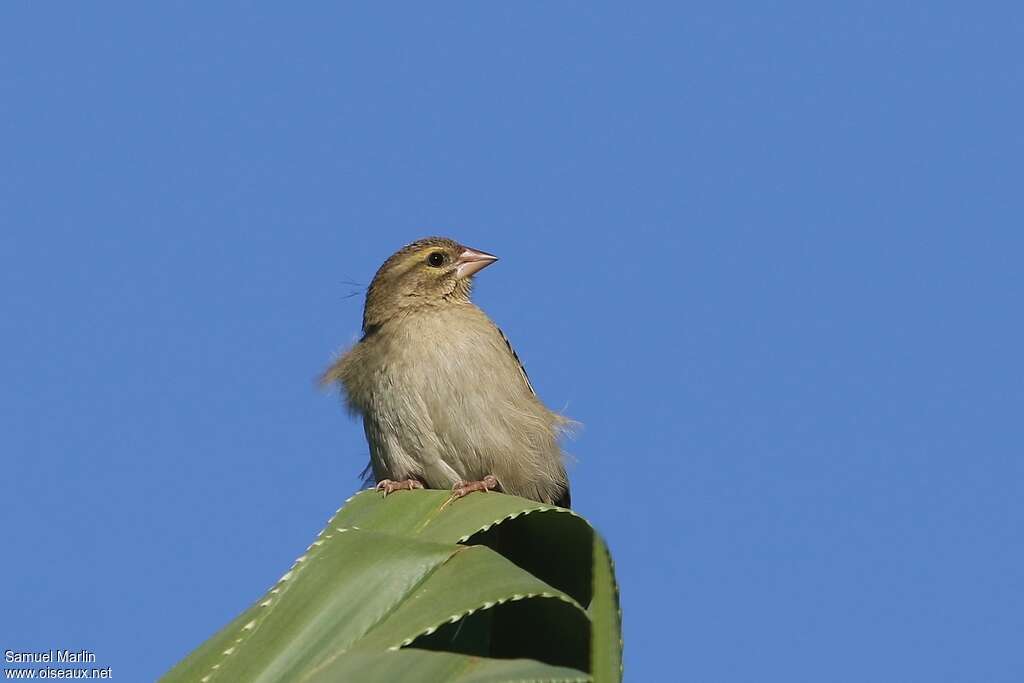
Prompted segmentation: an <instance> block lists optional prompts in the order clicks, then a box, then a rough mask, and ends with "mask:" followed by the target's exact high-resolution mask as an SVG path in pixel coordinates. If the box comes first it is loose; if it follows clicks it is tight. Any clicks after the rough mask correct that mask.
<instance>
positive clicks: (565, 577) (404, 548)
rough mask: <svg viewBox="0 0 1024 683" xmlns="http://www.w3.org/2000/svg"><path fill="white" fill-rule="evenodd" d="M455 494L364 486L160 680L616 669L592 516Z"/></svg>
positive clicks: (485, 675)
mask: <svg viewBox="0 0 1024 683" xmlns="http://www.w3.org/2000/svg"><path fill="white" fill-rule="evenodd" d="M447 498H448V494H447V493H446V492H443V491H412V492H399V493H396V494H393V495H391V496H388V498H387V499H386V500H384V499H382V498H381V497H380V496H379V495H378V494H376V493H373V492H365V493H362V494H359V495H357V496H354V497H353V498H352V499H350V500H349V501H347V505H346V506H344V507H343V509H341V510H339V511H338V513H337V514H336V515H335V516H334V518H332V519H331V521H330V522H329V523H328V525H327V527H326V528H325V529H324V530H323V531H322V532H321V533H320V534H319V536H318V537H317V540H315V541H314V542H313V544H312V545H310V546H309V548H308V550H307V552H306V553H305V554H304V555H302V556H301V557H299V558H298V559H297V560H296V561H295V563H294V564H293V565H292V568H291V569H290V570H289V571H288V572H287V573H286V574H285V575H284V576H282V577H281V579H280V580H279V581H278V582H277V583H276V584H275V585H274V586H273V587H272V588H271V589H270V591H269V592H268V593H267V594H266V595H264V596H263V597H262V598H260V599H259V600H257V602H256V603H255V604H254V605H253V606H252V607H250V608H249V609H248V610H246V611H245V612H243V613H242V614H241V615H240V616H239V617H238V618H236V619H235V620H234V621H232V622H231V623H230V624H228V625H227V626H226V627H225V628H224V629H222V630H221V631H220V632H218V633H217V634H216V635H214V636H213V637H212V638H211V639H209V640H208V641H207V642H206V643H204V644H203V645H201V646H200V647H199V648H198V649H197V650H196V651H195V652H193V653H192V654H191V655H190V656H189V657H187V658H186V659H185V660H183V661H182V662H180V663H179V664H178V665H177V666H175V667H174V668H173V669H172V670H171V671H170V672H168V674H167V675H166V676H165V677H164V678H163V679H162V680H164V681H167V682H169V683H178V682H180V681H198V682H200V683H217V682H218V681H219V682H230V683H238V682H247V681H254V682H258V683H276V682H278V681H307V680H308V681H314V680H315V681H317V682H320V681H327V680H353V679H351V678H350V679H346V678H344V676H342V674H343V673H344V672H353V671H363V672H364V674H363V675H360V676H359V677H358V678H357V679H355V680H367V681H372V680H388V681H390V680H429V681H434V680H458V681H463V680H465V681H476V680H479V681H481V682H482V681H492V680H493V681H498V680H533V678H530V677H531V676H534V673H536V676H534V678H536V679H538V680H539V679H543V680H558V681H560V680H589V677H588V675H587V674H586V673H584V671H586V670H589V669H590V667H591V666H597V665H600V666H602V667H603V668H602V671H611V670H614V671H615V672H618V671H619V670H620V669H619V667H618V665H617V664H616V662H619V661H621V657H620V656H619V658H618V659H616V658H615V655H614V652H613V653H612V654H609V653H608V651H607V650H606V649H602V651H601V652H600V653H599V652H597V651H596V648H599V647H600V648H607V646H608V643H609V642H611V641H610V640H609V638H612V636H614V638H616V639H617V638H618V633H617V631H616V629H617V626H618V623H619V622H618V617H617V614H618V613H617V596H616V597H615V600H616V601H615V610H616V611H615V617H614V619H612V618H611V617H610V616H609V615H610V614H611V613H610V612H609V611H608V610H609V609H610V607H609V606H610V605H611V602H609V600H610V598H609V595H611V593H609V590H611V591H614V577H613V575H612V570H611V567H610V564H608V558H607V552H606V550H603V548H604V546H603V544H601V543H600V539H599V538H598V537H597V536H596V534H594V533H593V530H592V529H591V528H590V526H589V525H588V524H587V523H586V522H585V521H584V520H583V519H582V518H580V517H578V516H576V515H575V514H573V513H571V512H568V511H565V510H562V509H561V508H556V507H552V506H549V505H541V504H538V503H535V502H533V501H529V500H525V499H522V498H516V497H514V496H506V495H503V494H497V493H492V494H487V495H484V494H473V495H471V496H467V497H466V498H464V499H461V500H458V501H455V502H454V503H452V504H450V505H446V504H445V503H446V501H447ZM602 552H603V553H604V554H601V553H602ZM595 560H596V561H597V562H598V565H600V563H602V562H604V563H605V564H604V565H600V566H597V567H596V568H595V566H594V561H595ZM605 565H606V566H605ZM609 582H610V583H609ZM609 586H610V587H611V588H609ZM592 622H593V624H594V628H592ZM613 632H614V633H613ZM616 642H619V641H616ZM399 648H407V649H408V651H410V652H412V653H413V655H415V659H414V657H413V656H412V655H406V650H399ZM414 648H415V649H416V650H413V649H414ZM428 650H435V651H441V652H427V651H428ZM495 657H497V658H499V659H493V658H495ZM521 658H529V659H530V660H539V661H531V662H524V661H522V660H521ZM409 662H415V666H414V667H413V669H412V670H411V671H409V672H406V673H405V674H403V675H402V676H398V674H397V673H395V672H397V671H400V670H401V669H402V666H404V665H406V664H407V663H409ZM541 662H543V663H541ZM360 667H363V668H362V669H361V668H360ZM431 667H440V668H439V669H438V672H440V671H442V670H444V671H450V673H451V675H452V676H457V677H456V678H451V677H447V676H448V674H445V675H440V673H439V674H438V676H434V675H433V674H431V673H429V672H430V671H433V669H432V668H431ZM608 667H611V668H610V669H609V668H608ZM375 671H380V672H381V673H380V676H379V677H378V675H377V674H376V673H373V672H375ZM385 672H387V673H385ZM531 672H534V673H531ZM328 675H330V676H335V677H336V678H335V679H330V678H324V676H328ZM616 675H618V673H616ZM403 676H404V677H403ZM502 676H510V677H511V678H502ZM598 680H619V679H618V678H615V679H605V678H600V679H598Z"/></svg>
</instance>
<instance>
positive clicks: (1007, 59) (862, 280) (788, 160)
mask: <svg viewBox="0 0 1024 683" xmlns="http://www.w3.org/2000/svg"><path fill="white" fill-rule="evenodd" d="M1022 45H1024V13H1022V12H1021V10H1020V9H1019V7H1016V6H1015V5H1013V4H1011V3H1006V4H999V3H991V4H986V5H984V6H972V7H970V8H968V7H967V6H964V5H957V4H952V3H950V4H944V3H932V4H929V5H927V6H925V5H915V4H912V3H848V4H843V5H837V4H833V3H824V4H823V3H806V4H793V3H788V4H783V5H773V6H771V7H770V8H769V7H767V6H764V5H762V4H755V3H737V4H717V5H714V6H710V5H709V6H703V7H687V6H683V5H682V4H677V3H672V4H650V5H647V6H645V7H643V8H639V7H627V6H626V5H625V4H622V5H619V6H611V5H605V4H600V3H588V4H583V3H576V4H554V3H543V4H542V3H532V4H529V3H528V4H521V5H516V6H515V7H513V6H511V5H507V6H498V5H496V4H493V3H488V4H486V5H480V4H470V3H463V4H446V5H440V6H432V7H430V8H429V9H426V8H424V7H422V6H411V5H410V6H391V7H389V8H387V9H373V10H370V9H365V8H351V7H346V8H341V7H337V6H334V5H328V4H316V5H305V6H301V7H293V8H290V9H268V8H266V7H259V6H253V5H250V4H216V5H215V6H211V5H203V6H199V5H190V6H185V5H176V6H171V5H162V6H160V7H156V6H152V5H146V6H143V5H140V4H138V3H106V4H103V5H102V6H91V7H86V6H84V5H72V4H64V5H62V6H60V7H57V6H53V5H50V6H45V5H40V4H36V3H18V4H14V3H6V4H5V5H4V7H3V8H2V9H0V60H2V61H0V73H2V74H3V76H2V77H0V132H2V136H0V139H2V140H3V143H2V153H0V222H2V228H0V310H2V312H3V315H2V317H0V320H2V323H0V324H2V327H3V334H2V335H0V359H2V361H0V362H2V367H0V371H2V375H3V381H2V382H0V424H2V429H0V464H2V471H3V477H2V479H0V491H2V496H0V513H2V519H3V522H4V524H3V527H4V535H5V539H4V551H3V555H4V558H5V559H4V561H3V562H2V563H0V585H3V586H5V587H6V588H5V590H4V591H3V594H2V596H0V604H2V608H0V649H7V648H13V649H32V648H50V647H68V648H75V649H78V648H88V649H91V650H94V651H95V652H96V653H97V657H98V662H97V663H98V664H99V665H102V666H111V667H112V670H113V673H114V675H115V678H116V679H117V680H122V681H143V680H152V679H153V678H155V677H156V676H158V675H159V674H161V673H162V672H164V671H165V670H166V669H168V668H169V667H170V666H171V665H172V664H173V663H175V662H176V661H177V660H178V659H179V658H181V657H182V656H184V655H185V654H186V653H187V652H189V651H190V650H191V649H192V648H193V647H194V646H196V645H198V644H199V643H200V642H201V641H202V640H203V639H205V638H206V637H207V636H208V635H210V634H211V633H212V632H214V631H215V630H216V629H217V628H219V627H220V626H221V625H223V624H224V623H226V622H227V621H228V620H229V619H230V618H231V617H232V616H234V615H235V614H236V613H237V612H239V611H240V610H242V609H243V608H244V607H246V606H247V605H248V604H249V603H250V601H252V600H253V599H254V598H256V597H257V596H258V595H259V594H260V593H261V591H263V590H264V589H265V588H266V587H267V586H268V585H269V584H270V583H271V582H273V581H274V580H275V579H276V578H277V577H278V576H279V575H280V573H281V572H282V571H283V569H285V568H286V567H287V566H289V565H290V563H291V561H292V560H293V558H294V557H295V556H297V555H298V554H299V553H300V552H301V551H302V550H303V549H304V548H305V547H306V545H307V544H308V543H309V541H310V540H311V538H312V537H313V536H314V535H315V534H316V532H317V531H318V530H319V529H320V527H321V525H322V523H323V522H324V521H325V520H326V519H327V518H328V517H329V516H330V515H331V514H332V513H333V512H334V510H335V508H336V507H337V506H338V505H339V504H340V503H341V501H343V500H344V499H345V498H346V497H347V496H349V495H350V494H351V493H352V491H353V490H354V489H355V487H356V486H357V484H358V480H357V473H358V471H359V470H360V468H361V467H362V466H363V464H364V462H365V459H366V446H365V443H364V440H363V436H362V431H361V429H360V427H359V425H358V424H357V423H355V422H353V421H351V420H350V419H349V418H348V417H347V416H346V415H345V414H344V412H343V411H342V409H341V408H340V406H339V402H338V400H337V397H336V396H333V395H330V394H324V393H321V392H319V391H318V390H317V389H316V388H315V386H314V378H315V377H316V375H317V374H318V373H319V372H320V371H321V370H322V369H323V367H324V366H325V365H326V364H327V363H328V362H329V361H330V359H331V357H332V354H333V353H334V352H335V351H336V350H337V349H339V348H340V347H342V346H344V345H346V344H347V343H349V342H351V341H352V340H353V339H354V338H355V336H356V334H357V332H358V327H359V320H360V313H361V306H362V301H361V297H359V296H355V297H348V295H349V294H350V293H351V292H353V291H356V290H358V288H359V285H352V284H349V283H350V282H355V283H359V284H362V285H365V284H367V283H368V282H369V279H370V278H371V277H372V275H373V273H374V271H375V269H376V267H377V266H378V265H379V264H380V262H381V261H382V260H383V259H384V258H385V257H387V256H388V255H389V254H390V253H391V252H392V251H394V250H395V249H396V248H398V247H399V246H401V245H403V244H405V243H406V242H409V241H411V240H413V239H415V238H417V237H421V236H424V235H427V234H435V233H440V234H445V235H449V236H452V237H454V238H456V239H458V240H460V241H462V242H463V243H465V244H468V245H470V246H473V247H477V248H480V249H483V250H486V251H489V252H492V253H495V254H498V255H499V256H500V257H501V259H502V260H501V261H500V262H499V263H498V264H497V265H496V266H494V267H492V268H488V269H487V270H486V271H485V272H483V273H482V274H481V275H480V277H479V278H478V284H477V289H476V301H477V302H478V303H479V304H480V305H481V306H482V307H483V308H484V309H485V310H486V311H488V313H489V314H490V315H491V316H492V317H493V318H494V319H495V320H496V321H497V322H498V323H499V324H500V325H501V326H502V327H503V328H504V330H505V331H506V333H507V334H508V335H509V337H510V338H511V340H512V342H513V344H514V345H515V346H516V349H517V351H518V352H519V355H520V356H521V358H522V359H523V361H524V363H525V364H526V367H527V369H528V370H529V372H530V377H531V379H532V380H533V382H534V385H535V386H536V388H537V390H538V392H539V393H540V395H541V396H542V397H543V399H544V400H545V401H546V402H547V403H548V404H549V405H551V406H554V407H557V408H564V409H565V411H566V412H567V413H568V414H570V415H571V416H572V417H574V418H576V419H578V420H580V421H581V422H583V423H584V425H585V428H584V430H583V431H582V433H581V434H580V435H579V436H578V438H577V439H576V440H575V441H574V442H572V443H571V444H570V445H569V450H571V451H572V452H573V453H574V454H575V455H576V457H577V459H578V463H577V464H576V466H575V467H574V468H573V470H572V471H571V477H572V481H573V502H574V505H575V507H576V509H577V510H578V511H579V512H580V513H582V514H583V515H585V516H586V517H588V518H589V519H590V520H592V521H593V523H594V524H595V525H596V526H597V527H598V528H599V529H600V530H601V531H602V532H603V533H604V534H605V535H606V536H607V538H608V540H609V543H610V545H611V548H612V550H613V553H614V556H615V559H616V563H617V568H618V571H619V578H620V581H621V589H622V605H623V613H624V619H625V640H626V667H627V679H628V680H632V681H643V680H653V679H654V678H655V677H657V676H658V674H664V672H669V671H671V672H673V673H672V675H673V676H674V677H677V678H678V679H679V680H692V681H719V682H721V681H750V680H761V681H787V682H788V681H812V680H813V681H817V680H829V681H863V680H883V681H884V680H890V681H1011V680H1020V675H1021V661H1020V642H1021V638H1022V636H1024V544H1022V543H1021V530H1022V528H1024V464H1022V455H1024V452H1022V446H1021V444H1022V437H1024V428H1022V408H1024V367H1022V365H1024V364H1022V361H1021V349H1022V348H1024V324H1022V321H1021V313H1020V311H1021V306H1022V294H1024V276H1022V269H1021V255H1022V250H1024V237H1022V225H1024V223H1022V218H1021V216H1022V209H1024V206H1022V204H1024V200H1022V194H1024V193H1022V190H1021V188H1022V169H1021V159H1022V153H1024V133H1022V126H1021V121H1024V89H1022V85H1024V71H1022V66H1021V65H1022V63H1024V48H1022V47H1021V46H1022Z"/></svg>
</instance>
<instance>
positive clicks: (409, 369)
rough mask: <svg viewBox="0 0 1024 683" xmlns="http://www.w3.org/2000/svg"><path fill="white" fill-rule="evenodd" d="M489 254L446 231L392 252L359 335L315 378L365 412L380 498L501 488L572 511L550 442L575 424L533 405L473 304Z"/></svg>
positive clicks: (503, 344)
mask: <svg viewBox="0 0 1024 683" xmlns="http://www.w3.org/2000/svg"><path fill="white" fill-rule="evenodd" d="M496 260H497V257H496V256H492V255H491V254H487V253H485V252H482V251H477V250H475V249H469V248H467V247H464V246H462V245H461V244H459V243H458V242H455V241H453V240H450V239H447V238H443V237H428V238H426V239H422V240H419V241H417V242H413V243H412V244H409V245H408V246H405V247H403V248H402V249H400V250H398V251H397V252H395V254H393V255H392V256H391V257H390V258H389V259H388V260H387V261H385V262H384V265H382V266H381V267H380V269H379V270H378V271H377V274H376V275H375V276H374V278H373V282H372V283H371V284H370V288H369V289H368V290H367V293H366V306H365V308H364V310H363V337H362V339H360V341H359V342H358V343H357V344H356V345H355V346H353V347H352V348H351V349H349V350H348V352H346V353H345V354H344V355H343V356H342V357H341V358H340V359H339V360H338V361H337V362H336V363H334V365H332V366H331V367H330V368H328V370H327V371H326V372H325V373H324V375H323V378H322V381H323V382H324V383H328V384H329V383H333V382H339V383H340V384H341V386H342V389H343V391H344V393H345V395H346V397H347V404H348V407H349V410H350V411H351V412H353V413H354V414H357V415H361V416H362V418H363V428H364V429H365V431H366V440H367V441H368V442H369V445H370V467H371V468H372V471H373V475H374V477H375V478H376V480H377V482H378V484H377V488H378V489H379V490H381V491H383V492H384V495H387V494H389V493H391V492H392V491H396V490H401V489H415V488H423V487H424V486H426V487H427V488H433V489H447V488H451V489H452V496H453V498H458V497H461V496H464V495H466V494H467V493H469V492H471V491H488V490H491V489H500V490H502V491H504V492H506V493H510V494H513V495H517V496H522V497H524V498H530V499H532V500H536V501H538V502H541V503H549V504H552V503H553V504H555V505H560V506H562V507H569V480H568V477H567V476H566V472H565V461H564V456H563V454H562V450H561V449H560V448H559V445H558V437H559V436H560V434H561V433H562V432H563V431H564V430H565V428H566V427H567V426H568V425H569V424H570V422H571V421H570V420H568V419H567V418H565V417H563V416H561V415H559V414H558V413H555V412H553V411H551V410H548V408H547V407H546V406H545V405H544V404H543V403H541V401H540V399H539V398H537V395H536V394H535V393H534V391H533V386H531V384H530V380H529V378H528V377H527V375H526V370H524V369H523V366H522V364H521V363H520V362H519V357H518V356H516V353H515V351H513V350H512V346H511V344H509V341H508V339H507V338H506V337H505V335H504V334H503V333H502V331H501V330H500V329H498V327H497V325H495V324H494V323H493V322H492V321H491V319H490V318H488V317H487V315H486V314H485V313H484V312H483V311H482V310H480V309H479V308H477V307H476V306H475V305H474V304H473V303H472V302H471V301H470V290H471V288H472V278H473V276H474V275H475V274H476V273H477V272H478V271H480V270H481V269H483V268H486V267H487V266H489V265H490V264H492V263H494V262H495V261H496Z"/></svg>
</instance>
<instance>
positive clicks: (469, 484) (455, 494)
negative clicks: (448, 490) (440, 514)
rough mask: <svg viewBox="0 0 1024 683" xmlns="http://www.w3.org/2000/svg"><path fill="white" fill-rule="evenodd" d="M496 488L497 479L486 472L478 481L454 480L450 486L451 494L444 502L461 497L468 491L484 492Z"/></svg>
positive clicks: (467, 493) (468, 492)
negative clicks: (454, 482)
mask: <svg viewBox="0 0 1024 683" xmlns="http://www.w3.org/2000/svg"><path fill="white" fill-rule="evenodd" d="M496 488H498V479H497V478H496V477H495V476H494V475H493V474H488V475H487V476H486V477H484V478H483V479H481V480H480V481H460V482H456V484H455V486H453V487H452V495H451V497H450V498H449V499H448V502H447V503H445V505H447V504H448V503H450V502H452V501H453V500H457V499H459V498H462V497H463V496H467V495H469V494H470V493H473V491H483V492H484V493H488V492H489V491H493V490H494V489H496Z"/></svg>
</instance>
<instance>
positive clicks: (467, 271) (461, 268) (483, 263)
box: [455, 247, 498, 278]
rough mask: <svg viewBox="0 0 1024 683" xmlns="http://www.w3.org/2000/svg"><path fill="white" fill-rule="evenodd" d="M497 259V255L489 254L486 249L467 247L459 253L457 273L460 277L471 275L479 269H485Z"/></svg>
mask: <svg viewBox="0 0 1024 683" xmlns="http://www.w3.org/2000/svg"><path fill="white" fill-rule="evenodd" d="M497 260H498V257H497V256H495V255H493V254H488V253H487V252H486V251H477V250H476V249H470V248H469V247H466V248H465V250H464V251H463V252H462V253H461V254H459V258H458V259H456V261H455V263H456V264H457V267H456V269H455V273H456V274H457V275H458V276H459V277H460V278H465V277H470V276H471V275H473V274H474V273H476V272H477V271H479V270H483V269H484V268H486V267H487V266H489V265H491V264H492V263H494V262H495V261H497Z"/></svg>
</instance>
